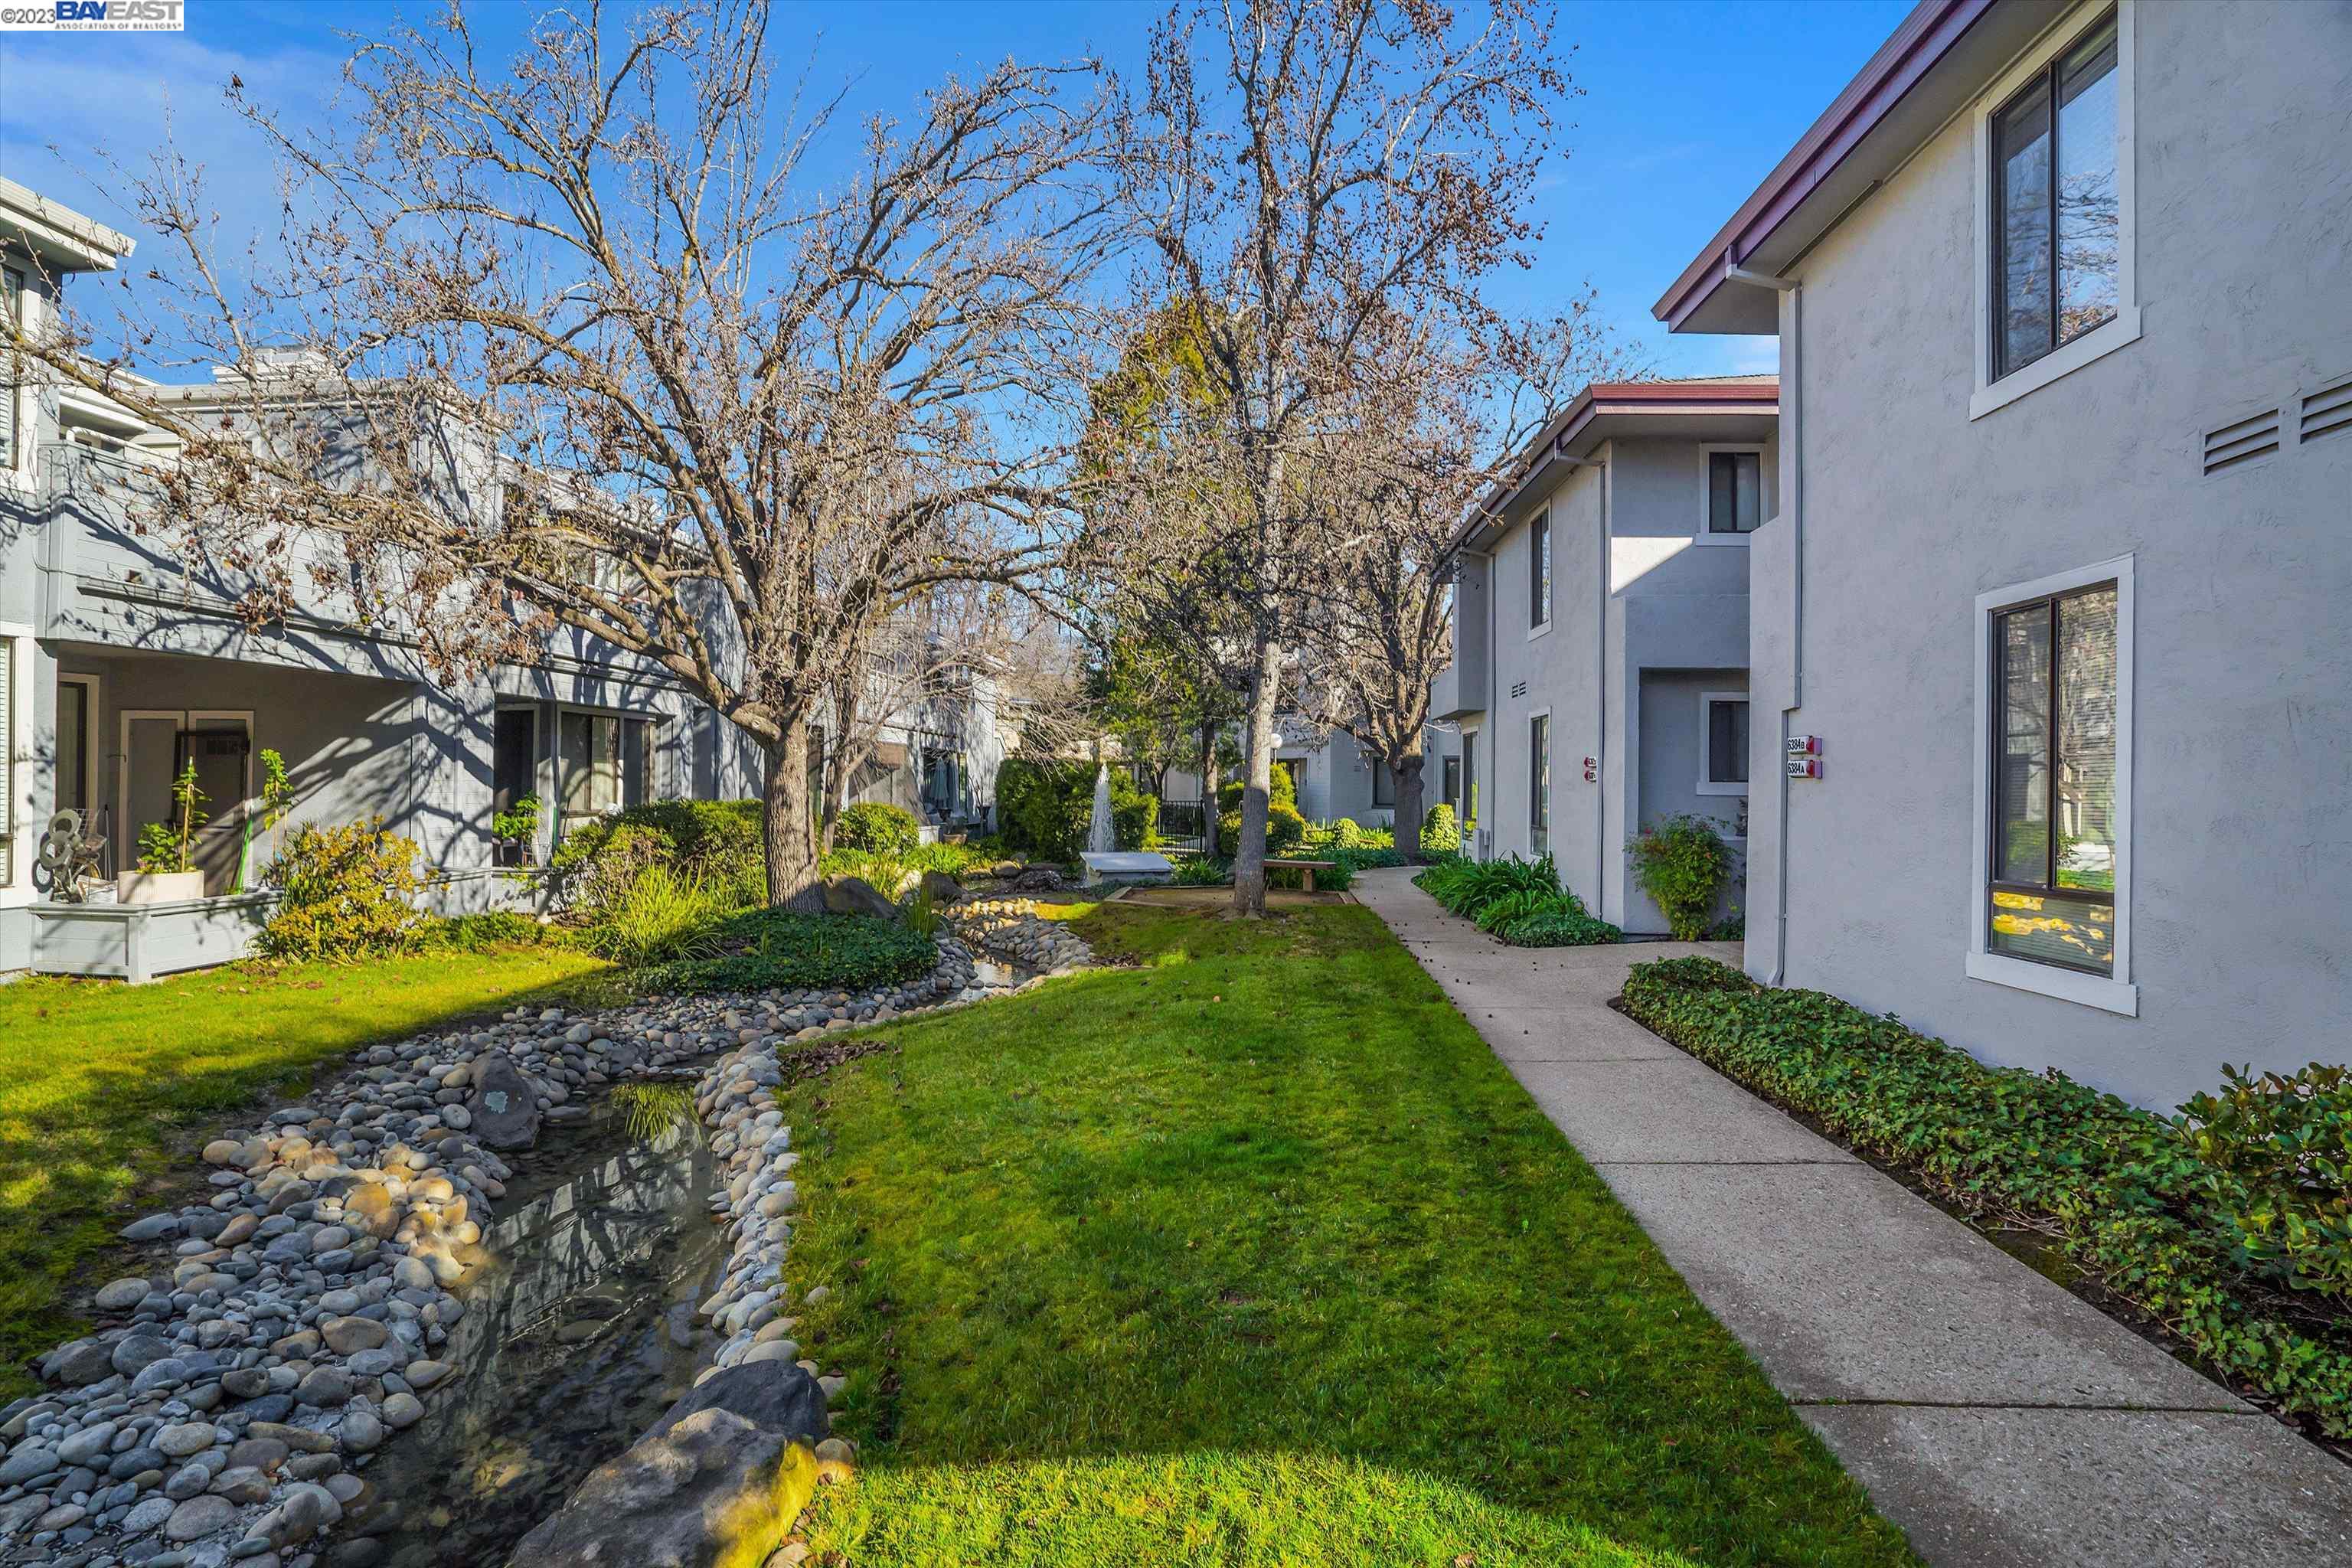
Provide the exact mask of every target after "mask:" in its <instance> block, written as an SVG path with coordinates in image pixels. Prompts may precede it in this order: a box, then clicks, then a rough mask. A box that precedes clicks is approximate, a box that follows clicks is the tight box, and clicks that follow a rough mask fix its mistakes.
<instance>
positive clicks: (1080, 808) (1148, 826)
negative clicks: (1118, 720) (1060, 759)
mask: <svg viewBox="0 0 2352 1568" xmlns="http://www.w3.org/2000/svg"><path fill="white" fill-rule="evenodd" d="M1094 811H1095V769H1094V765H1093V764H1092V763H1032V762H1025V761H1024V760H1022V759H1021V758H1018V757H1014V758H1011V759H1008V760H1007V761H1006V762H1005V763H1003V765H1002V766H1000V767H999V768H998V769H997V770H996V822H997V827H998V830H999V832H1000V833H1001V834H1002V836H1003V839H1004V843H1005V845H1006V847H1009V848H1012V849H1015V850H1020V851H1024V852H1026V853H1028V854H1030V855H1034V856H1035V857H1036V858H1039V859H1042V860H1058V861H1065V862H1066V861H1071V860H1075V859H1076V858H1078V856H1079V853H1080V852H1081V851H1083V850H1084V849H1085V848H1086V847H1087V831H1088V830H1089V828H1091V826H1093V823H1094ZM1110 821H1111V840H1112V842H1113V843H1114V844H1115V845H1116V846H1117V847H1118V848H1121V849H1142V848H1146V847H1150V843H1151V839H1152V836H1153V835H1154V833H1155V832H1157V830H1158V828H1159V826H1160V801H1159V799H1158V798H1157V797H1156V796H1153V795H1146V794H1144V793H1143V792H1142V791H1141V790H1139V789H1137V788H1136V787H1135V781H1134V780H1133V779H1130V778H1129V777H1128V776H1127V774H1126V773H1124V772H1122V771H1118V770H1113V771H1112V773H1111V775H1110Z"/></svg>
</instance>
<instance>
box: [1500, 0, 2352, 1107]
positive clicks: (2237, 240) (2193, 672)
mask: <svg viewBox="0 0 2352 1568" xmlns="http://www.w3.org/2000/svg"><path fill="white" fill-rule="evenodd" d="M2347 105H2352V6H2347V5H2336V4H2309V5H2305V4H2282V3H2277V0H2244V3H2231V0H2200V3H2198V4H2180V3H2173V0H2120V3H2119V4H2118V3H2117V0H2097V3H2093V4H2084V5H2065V4H2051V3H2045V0H1925V3H1923V4H1921V5H1919V6H1918V7H1917V8H1916V10H1915V11H1914V12H1913V13H1912V15H1911V16H1909V17H1908V18H1907V19H1906V21H1905V22H1904V24H1903V25H1902V26H1901V27H1900V28H1899V29H1898V30H1897V32H1896V33H1895V36H1894V37H1892V38H1890V39H1889V40H1888V42H1887V44H1886V46H1885V47H1884V48H1882V49H1881V50H1880V51H1879V52H1878V54H1877V55H1876V56H1875V57H1874V58H1873V59H1872V60H1871V61H1870V62H1869V63H1868V65H1866V66H1865V67H1864V69H1863V71H1862V73H1861V74H1860V75H1859V76H1858V77H1857V78H1856V79H1854V81H1853V84H1852V85H1851V86H1849V87H1848V88H1847V89H1845V90H1844V91H1843V93H1841V94H1840V95H1839V97H1838V99H1837V100H1836V101H1835V102H1834V103H1832V105H1831V106H1830V107H1829V109H1828V110H1826V111H1825V112H1824V113H1823V114H1822V118H1821V119H1820V121H1818V122H1816V123H1815V125H1814V126H1813V127H1812V129H1811V131H1810V132H1807V134H1806V135H1805V137H1804V139H1803V140H1802V141H1801V142H1800V143H1799V145H1798V146H1797V147H1796V148H1795V149H1794V150H1793V151H1792V152H1790V154H1789V155H1788V157H1787V158H1786V159H1784V160H1783V161H1782V162H1781V163H1780V166H1779V167H1778V168H1776V169H1775V170H1774V171H1773V172H1772V174H1771V175H1770V177H1769V178H1768V179H1767V180H1766V181H1765V183H1764V184H1762V185H1761V186H1760V187H1759V189H1758V190H1757V191H1756V193H1755V195H1752V196H1751V197H1749V198H1748V201H1747V202H1746V203H1745V204H1743V205H1741V207H1740V208H1739V210H1738V212H1737V213H1735V214H1733V215H1732V216H1731V218H1730V220H1729V221H1728V222H1727V223H1726V224H1725V225H1724V226H1723V227H1722V228H1721V230H1720V232H1718V233H1717V235H1716V237H1714V238H1713V239H1712V240H1710V241H1709V242H1708V243H1707V245H1706V248H1705V249H1704V250H1703V251H1702V252H1701V253H1700V254H1699V255H1698V256H1697V258H1696V259H1694V260H1693V261H1692V262H1691V264H1690V266H1689V267H1688V268H1686V269H1685V272H1684V273H1683V275H1682V276H1681V277H1680V278H1679V279H1676V280H1675V284H1674V286H1673V287H1672V288H1671V289H1669V290H1668V291H1667V292H1666V294H1665V296H1664V299H1662V300H1660V301H1659V303H1658V306H1657V314H1658V315H1659V317H1660V318H1661V319H1662V320H1664V321H1667V322H1668V323H1670V324H1671V325H1672V326H1673V328H1674V329H1675V331H1684V332H1746V333H1753V332H1774V331H1777V332H1778V333H1779V335H1780V364H1781V381H1782V389H1783V402H1782V407H1781V421H1780V436H1781V446H1780V451H1781V457H1782V461H1781V463H1780V469H1779V473H1778V476H1777V484H1778V489H1779V502H1778V506H1777V508H1776V509H1775V510H1776V511H1777V515H1776V516H1775V517H1773V518H1772V519H1771V520H1770V521H1767V522H1766V523H1765V524H1764V526H1763V527H1762V528H1761V529H1759V531H1758V532H1757V533H1756V535H1755V538H1754V540H1753V542H1752V543H1751V544H1750V546H1749V559H1750V561H1751V564H1752V567H1753V577H1752V586H1751V601H1750V614H1751V620H1752V625H1753V627H1754V636H1753V641H1752V657H1751V661H1750V662H1751V665H1752V672H1751V686H1752V689H1753V691H1754V698H1753V701H1754V710H1755V718H1754V723H1753V733H1754V743H1753V757H1752V761H1751V764H1750V773H1751V774H1752V776H1753V778H1754V780H1755V794H1754V796H1753V798H1752V799H1751V801H1750V809H1749V873H1748V894H1749V908H1748V947H1747V954H1748V957H1747V962H1748V968H1749V970H1750V971H1751V973H1754V974H1756V975H1757V976H1759V978H1762V979H1765V980H1769V981H1774V982H1779V983H1782V984H1791V985H1805V986H1814V987H1819V988H1821V989H1823V990H1827V991H1831V992H1834V993H1836V994H1840V995H1842V996H1844V997H1846V998H1848V999H1849V1000H1851V1001H1853V1002H1854V1003H1856V1004H1858V1005H1862V1006H1864V1007H1866V1008H1871V1009H1886V1010H1891V1011H1894V1012H1897V1013H1899V1014H1900V1015H1901V1016H1902V1017H1903V1018H1904V1019H1905V1021H1906V1022H1907V1023H1909V1024H1911V1025H1912V1026H1915V1027H1918V1028H1920V1029H1923V1030H1927V1031H1929V1032H1932V1033H1935V1034H1938V1035H1941V1036H1943V1037H1946V1038H1948V1039H1949V1040H1950V1041H1952V1042H1953V1043H1955V1044H1957V1045H1959V1046H1963V1047H1967V1048H1969V1050H1971V1051H1974V1052H1976V1053H1977V1054H1979V1056H1981V1057H1984V1058H1989V1059H1992V1060H1996V1061H2000V1062H2006V1063H2014V1064H2020V1065H2024V1066H2029V1067H2037V1068H2038V1067H2042V1066H2053V1067H2056V1068H2062V1069H2063V1070H2064V1071H2066V1072H2067V1073H2069V1074H2071V1075H2073V1076H2074V1077H2076V1078H2079V1079H2084V1081H2087V1082H2089V1083H2092V1084H2094V1085H2097V1086H2099V1087H2102V1088H2105V1089H2113V1090H2115V1091H2116V1092H2118V1093H2121V1094H2123V1095H2125V1096H2126V1097H2128V1098H2130V1099H2132V1100H2137V1101H2138V1102H2140V1103H2142V1104H2146V1105H2149V1106H2152V1107H2157V1108H2159V1109H2168V1108H2170V1107H2171V1106H2173V1105H2174V1104H2176V1103H2177V1102H2178V1101H2179V1100H2181V1099H2182V1098H2183V1097H2185V1096H2186V1095H2188V1094H2189V1093H2190V1092H2192V1091H2194V1090H2196V1089H2200V1088H2204V1087H2208V1086H2210V1085H2212V1084H2214V1083H2215V1082H2217V1081H2218V1079H2219V1076H2220V1067H2221V1063H2222V1062H2223V1061H2230V1062H2235V1063H2243V1062H2248V1061H2251V1062H2252V1064H2253V1065H2254V1066H2255V1067H2256V1068H2293V1067H2295V1066H2299V1065H2301V1064H2303V1063H2305V1062H2308V1061H2310V1060H2312V1059H2314V1058H2333V1059H2337V1060H2340V1059H2342V1056H2343V1044H2342V1031H2343V1021H2344V1019H2345V1018H2346V1016H2347V1015H2352V966H2347V964H2346V963H2345V960H2344V952H2345V947H2346V942H2347V934H2352V905H2347V897H2346V891H2345V887H2346V879H2345V868H2346V865H2347V858H2352V679H2347V677H2352V616H2347V607H2352V533H2347V509H2352V283H2348V282H2347V280H2352V157H2347V153H2346V142H2345V129H2346V123H2347V120H2346V115H2347ZM1806 737H1814V738H1817V740H1818V745H1819V752H1818V769H1819V773H1820V776H1819V777H1817V778H1816V777H1801V778H1791V777H1790V776H1788V767H1787V763H1788V762H1789V761H1790V758H1789V754H1788V752H1787V748H1788V746H1789V745H1790V744H1791V743H1793V744H1797V745H1803V744H1805V743H1806V740H1805V738H1806ZM1505 816H1506V819H1507V816H1508V813H1506V814H1505Z"/></svg>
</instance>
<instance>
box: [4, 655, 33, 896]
mask: <svg viewBox="0 0 2352 1568" xmlns="http://www.w3.org/2000/svg"><path fill="white" fill-rule="evenodd" d="M33 635H34V634H33V628H32V627H31V626H25V625H23V624H21V623H19V622H16V621H0V642H5V643H6V644H8V689H7V691H6V692H5V696H6V699H7V703H8V714H7V720H8V721H7V728H6V731H5V744H6V746H7V749H8V754H7V755H6V756H5V757H0V784H5V794H0V831H4V832H5V833H6V835H7V859H6V862H5V864H0V909H20V908H22V907H23V906H25V905H26V904H29V903H31V902H32V901H33V898H34V892H33V859H34V857H35V855H36V854H37V839H38V837H39V830H38V828H37V827H35V826H31V825H32V824H33V820H34V812H33V809H32V805H33V795H32V788H33V749H32V744H31V742H32V729H33V722H32V721H33V666H34V665H35V664H36V663H37V662H38V658H37V654H38V645H37V644H36V643H35V642H34V641H33Z"/></svg>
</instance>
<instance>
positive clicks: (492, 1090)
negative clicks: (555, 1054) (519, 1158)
mask: <svg viewBox="0 0 2352 1568" xmlns="http://www.w3.org/2000/svg"><path fill="white" fill-rule="evenodd" d="M466 1110H467V1112H468V1113H469V1114H470V1115H471V1116H472V1118H473V1129H472V1131H473V1134H474V1136H475V1137H476V1138H477V1139H478V1140H480V1141H481V1142H484V1143H487V1144H488V1145H489V1146H490V1147H491V1148H493V1149H528V1148H530V1146H531V1145H532V1144H533V1143H536V1142H539V1090H538V1089H535V1088H533V1087H532V1086H531V1081H530V1079H527V1078H525V1077H524V1076H523V1073H522V1069H521V1068H519V1067H517V1066H515V1065H514V1061H513V1059H512V1058H508V1057H501V1056H494V1057H490V1058H488V1059H487V1060H485V1061H484V1062H483V1063H482V1064H481V1066H479V1067H478V1068H476V1069H475V1075H474V1092H473V1094H472V1095H471V1096H469V1097H468V1098H467V1100H466Z"/></svg>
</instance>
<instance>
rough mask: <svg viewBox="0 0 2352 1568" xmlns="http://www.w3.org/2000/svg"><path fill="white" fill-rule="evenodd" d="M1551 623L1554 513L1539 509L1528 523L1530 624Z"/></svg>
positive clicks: (1544, 624) (1545, 624)
mask: <svg viewBox="0 0 2352 1568" xmlns="http://www.w3.org/2000/svg"><path fill="white" fill-rule="evenodd" d="M1550 623H1551V515H1550V514H1549V512H1538V513H1537V514H1536V520H1535V521H1533V522H1531V523H1529V524H1528V626H1549V624H1550Z"/></svg>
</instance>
